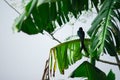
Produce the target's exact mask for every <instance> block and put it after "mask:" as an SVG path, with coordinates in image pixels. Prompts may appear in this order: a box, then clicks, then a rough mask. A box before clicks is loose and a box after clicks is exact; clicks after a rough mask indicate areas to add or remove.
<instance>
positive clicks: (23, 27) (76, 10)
mask: <svg viewBox="0 0 120 80" xmlns="http://www.w3.org/2000/svg"><path fill="white" fill-rule="evenodd" d="M103 1H104V0H100V2H101V3H102V2H103ZM98 2H99V0H97V1H96V0H90V1H89V0H44V1H39V0H31V1H30V2H29V3H28V4H27V5H26V6H25V11H24V12H23V13H22V14H21V15H20V16H19V17H18V18H17V19H16V20H15V24H14V28H15V29H16V30H17V31H23V32H25V33H27V34H37V33H43V31H44V30H45V31H47V32H48V33H52V32H53V31H54V30H55V28H56V22H57V23H58V24H59V25H60V26H61V25H63V24H65V23H66V22H68V21H69V20H70V18H71V17H70V16H69V15H70V14H73V15H74V17H75V18H77V16H78V15H79V14H80V13H82V11H84V10H86V11H87V10H89V9H91V6H90V5H89V4H90V3H91V5H92V3H94V4H95V7H98ZM32 29H33V30H32Z"/></svg>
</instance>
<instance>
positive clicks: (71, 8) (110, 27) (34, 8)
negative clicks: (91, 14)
mask: <svg viewBox="0 0 120 80" xmlns="http://www.w3.org/2000/svg"><path fill="white" fill-rule="evenodd" d="M39 1H40V0H31V1H30V2H29V3H28V4H27V5H26V6H25V11H24V12H23V13H22V14H21V15H20V16H19V17H18V18H16V20H15V24H14V28H15V29H17V31H23V32H25V33H27V34H29V35H32V34H37V33H43V31H46V32H48V33H49V34H51V33H52V32H53V31H55V29H56V27H57V26H56V25H57V24H58V25H59V26H60V27H61V26H62V25H63V24H65V23H67V22H68V21H69V20H70V19H71V17H70V16H69V15H72V16H74V17H75V18H78V15H81V14H82V11H88V10H92V8H93V7H94V8H95V9H96V11H97V12H98V15H97V17H96V18H95V19H94V21H93V22H92V26H91V28H90V29H89V31H88V34H89V36H90V40H89V39H85V45H86V48H87V50H88V52H89V53H90V55H89V57H88V58H91V63H89V62H86V61H85V62H83V63H82V64H81V65H80V66H79V67H78V68H77V69H76V70H74V71H73V73H72V75H71V77H87V78H88V80H115V75H114V73H113V72H112V71H110V72H109V74H108V75H107V76H106V75H105V73H104V72H102V71H101V70H99V69H98V68H97V67H95V61H96V59H97V60H98V59H99V57H100V56H101V54H102V53H108V54H109V55H110V56H114V57H117V53H118V54H120V29H119V26H120V24H119V23H120V0H44V1H43V2H41V3H39ZM99 9H100V10H99ZM80 46H81V44H80V41H79V40H73V41H69V42H65V43H61V44H59V45H57V46H55V47H53V48H51V50H50V57H49V62H50V64H49V65H50V66H49V68H50V73H51V74H53V76H55V71H56V68H57V65H58V68H59V71H60V73H61V74H64V70H65V69H68V67H69V66H70V65H73V64H74V63H75V62H76V61H78V60H80V59H81V58H82V57H83V54H85V53H84V52H81V53H80V52H79V50H80ZM117 61H118V62H119V60H117ZM119 67H120V66H119Z"/></svg>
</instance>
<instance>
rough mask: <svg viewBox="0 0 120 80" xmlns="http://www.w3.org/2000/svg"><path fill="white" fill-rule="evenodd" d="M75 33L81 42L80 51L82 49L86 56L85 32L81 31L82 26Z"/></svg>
mask: <svg viewBox="0 0 120 80" xmlns="http://www.w3.org/2000/svg"><path fill="white" fill-rule="evenodd" d="M77 35H78V36H79V38H80V42H81V48H80V52H81V51H82V49H83V50H84V51H85V52H86V56H88V51H87V49H86V47H85V45H84V39H85V32H84V31H83V29H82V27H80V28H79V30H78V31H77Z"/></svg>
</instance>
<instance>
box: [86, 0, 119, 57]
mask: <svg viewBox="0 0 120 80" xmlns="http://www.w3.org/2000/svg"><path fill="white" fill-rule="evenodd" d="M118 5H120V0H105V1H104V4H103V6H102V7H101V9H100V12H99V14H98V16H97V17H96V18H95V20H94V21H93V22H92V27H91V28H90V29H89V31H88V34H89V36H90V37H91V53H93V54H92V55H93V56H96V55H97V57H99V56H100V54H101V52H103V51H104V52H105V53H108V54H110V55H111V56H116V51H119V50H120V29H119V26H118V25H119V23H120V15H119V13H120V10H119V9H120V7H119V6H118ZM96 52H97V53H96Z"/></svg>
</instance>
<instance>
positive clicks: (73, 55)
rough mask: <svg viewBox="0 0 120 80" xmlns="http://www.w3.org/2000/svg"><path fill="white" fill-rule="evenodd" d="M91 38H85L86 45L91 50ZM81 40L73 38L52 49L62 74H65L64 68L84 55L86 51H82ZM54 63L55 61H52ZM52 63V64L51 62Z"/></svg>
mask: <svg viewBox="0 0 120 80" xmlns="http://www.w3.org/2000/svg"><path fill="white" fill-rule="evenodd" d="M89 44H90V43H89V39H85V46H86V48H87V50H88V52H89ZM80 45H81V44H80V40H73V41H68V42H65V43H62V44H60V45H57V46H55V47H53V48H52V49H51V50H50V51H51V52H52V53H50V54H51V56H52V55H53V56H54V57H55V58H54V59H55V61H57V64H58V68H59V71H60V73H61V74H64V70H65V69H68V67H69V66H70V65H71V64H74V63H75V62H76V61H78V60H80V59H81V58H82V56H83V54H85V53H84V51H83V52H81V53H80ZM51 63H53V64H54V62H51ZM51 65H52V64H51Z"/></svg>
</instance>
